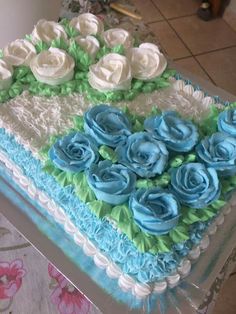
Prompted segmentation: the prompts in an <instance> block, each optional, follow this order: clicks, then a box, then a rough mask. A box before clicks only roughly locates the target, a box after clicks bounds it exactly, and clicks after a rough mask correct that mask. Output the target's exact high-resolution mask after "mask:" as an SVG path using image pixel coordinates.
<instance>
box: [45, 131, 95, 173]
mask: <svg viewBox="0 0 236 314" xmlns="http://www.w3.org/2000/svg"><path fill="white" fill-rule="evenodd" d="M49 157H50V159H51V160H52V162H53V163H54V165H55V166H56V167H57V168H59V169H61V170H64V171H71V172H81V171H84V170H86V169H88V168H89V167H90V165H91V164H92V163H94V162H97V160H98V149H97V145H96V143H95V141H94V140H93V138H92V137H90V136H89V135H87V134H84V133H80V132H76V133H70V134H69V135H67V136H65V137H63V138H60V139H58V140H57V141H56V143H55V144H54V145H53V146H52V147H51V148H50V150H49Z"/></svg>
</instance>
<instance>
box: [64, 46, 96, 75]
mask: <svg viewBox="0 0 236 314" xmlns="http://www.w3.org/2000/svg"><path fill="white" fill-rule="evenodd" d="M68 53H69V54H70V55H71V56H72V58H74V60H75V64H76V67H77V68H78V69H79V70H82V71H88V68H89V66H90V65H91V64H92V59H91V57H90V56H89V54H88V53H87V52H85V51H84V50H83V49H82V48H81V47H80V46H79V45H78V44H77V42H76V41H74V40H72V41H71V43H70V46H69V48H68Z"/></svg>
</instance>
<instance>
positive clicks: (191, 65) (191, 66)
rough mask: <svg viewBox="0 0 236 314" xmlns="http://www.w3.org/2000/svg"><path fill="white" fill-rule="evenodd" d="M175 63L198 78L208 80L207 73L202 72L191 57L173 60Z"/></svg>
mask: <svg viewBox="0 0 236 314" xmlns="http://www.w3.org/2000/svg"><path fill="white" fill-rule="evenodd" d="M175 63H177V64H178V65H179V66H181V68H183V70H186V71H188V72H190V73H192V74H194V75H196V76H198V77H200V78H203V79H206V80H210V78H209V77H208V75H207V74H206V73H205V72H204V70H203V69H202V68H201V66H200V65H199V63H198V62H197V61H196V60H195V59H194V58H193V57H189V58H184V59H180V60H177V61H175Z"/></svg>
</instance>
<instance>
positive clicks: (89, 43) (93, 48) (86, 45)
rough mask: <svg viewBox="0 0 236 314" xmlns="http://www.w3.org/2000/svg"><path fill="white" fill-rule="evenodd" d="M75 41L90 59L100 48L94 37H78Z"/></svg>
mask: <svg viewBox="0 0 236 314" xmlns="http://www.w3.org/2000/svg"><path fill="white" fill-rule="evenodd" d="M75 41H76V42H77V43H78V44H79V46H80V47H81V48H82V49H83V50H84V51H86V52H87V53H88V54H89V55H90V56H91V57H92V58H94V57H95V56H96V54H97V52H98V50H99V48H100V44H99V41H98V40H97V38H95V37H94V36H91V35H88V36H86V37H82V36H78V37H76V38H75Z"/></svg>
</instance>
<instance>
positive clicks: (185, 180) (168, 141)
mask: <svg viewBox="0 0 236 314" xmlns="http://www.w3.org/2000/svg"><path fill="white" fill-rule="evenodd" d="M235 116H236V115H235V112H234V111H233V110H228V111H224V112H222V113H221V114H220V115H219V119H218V129H219V131H221V132H217V133H215V134H213V135H211V136H209V137H206V138H204V139H203V140H202V141H201V142H200V143H198V141H199V135H198V131H197V128H196V126H195V125H194V124H193V123H192V122H190V121H187V120H183V119H181V118H180V117H179V116H178V115H177V114H176V113H175V112H164V113H162V114H161V115H157V116H153V117H149V118H147V119H146V120H145V121H144V129H145V131H143V132H136V133H132V123H131V122H130V120H129V119H128V117H127V116H126V115H125V114H124V113H123V112H122V111H121V110H119V109H117V108H114V107H111V106H108V105H98V106H95V107H93V108H92V109H90V110H88V111H87V112H86V113H85V115H84V132H74V133H71V134H69V135H67V136H65V137H63V138H61V139H59V140H57V142H56V143H55V144H54V145H53V146H52V147H51V148H50V150H49V157H50V159H51V160H52V162H53V163H54V165H55V166H56V167H58V168H60V169H61V170H64V171H70V172H81V171H85V172H86V177H87V182H88V184H89V186H90V188H91V189H92V190H93V192H94V193H95V195H96V198H97V199H98V200H102V201H105V202H107V203H110V204H112V205H118V204H123V203H125V202H127V201H129V208H130V209H131V211H132V213H133V217H134V220H135V222H136V223H137V225H138V226H139V227H140V228H141V229H142V230H144V231H145V232H148V233H151V234H164V233H167V232H168V231H169V230H171V229H172V228H174V227H175V226H176V224H177V223H178V219H179V215H180V214H179V213H180V205H179V203H180V204H183V205H186V206H189V207H193V208H204V207H206V206H208V205H209V204H210V203H212V202H213V201H215V200H216V199H218V197H219V195H220V184H219V179H218V174H217V171H218V173H219V174H220V175H232V174H235V173H236V165H235V162H236V138H234V137H233V136H232V135H231V134H234V133H233V132H235V133H236V118H235ZM234 135H235V134H234ZM197 143H198V145H197V146H196V144H197ZM101 145H106V146H108V147H110V148H112V149H114V150H115V153H116V155H117V159H118V163H112V162H111V161H110V160H101V158H100V154H99V147H100V146H101ZM195 146H196V148H195V150H196V154H197V156H198V159H199V160H200V161H201V163H200V162H194V163H185V164H183V165H181V166H180V167H179V168H176V169H170V173H171V182H170V187H169V189H168V190H167V189H165V190H164V189H160V188H159V187H152V188H150V189H136V188H135V187H136V181H137V179H140V178H152V177H156V176H157V175H161V174H162V173H163V172H164V170H165V169H166V168H167V165H168V160H169V155H173V156H174V155H175V154H176V153H179V152H181V153H186V152H190V151H191V150H192V149H193V148H194V147H195Z"/></svg>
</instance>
